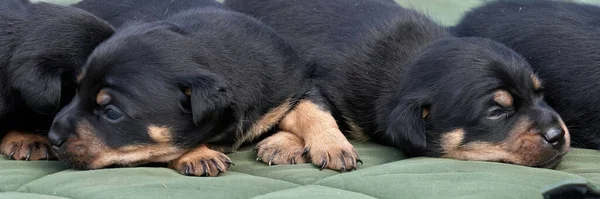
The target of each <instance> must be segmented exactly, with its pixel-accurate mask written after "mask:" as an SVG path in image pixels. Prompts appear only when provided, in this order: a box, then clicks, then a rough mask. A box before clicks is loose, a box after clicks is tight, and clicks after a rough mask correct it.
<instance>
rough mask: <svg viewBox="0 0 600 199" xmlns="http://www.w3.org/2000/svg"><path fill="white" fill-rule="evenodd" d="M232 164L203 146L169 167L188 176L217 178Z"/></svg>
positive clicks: (186, 154) (217, 152)
mask: <svg viewBox="0 0 600 199" xmlns="http://www.w3.org/2000/svg"><path fill="white" fill-rule="evenodd" d="M232 164H233V163H231V159H229V157H227V155H225V154H223V153H221V152H219V151H215V150H212V149H210V148H208V146H206V145H204V144H203V145H200V146H199V147H196V148H194V149H192V150H190V151H188V152H187V153H185V154H183V155H182V156H181V157H179V158H178V159H176V160H174V161H172V162H171V163H170V164H169V167H171V168H172V169H174V170H177V171H179V173H181V174H184V175H189V176H217V175H219V174H221V173H223V172H225V171H227V169H228V168H229V166H231V165H232Z"/></svg>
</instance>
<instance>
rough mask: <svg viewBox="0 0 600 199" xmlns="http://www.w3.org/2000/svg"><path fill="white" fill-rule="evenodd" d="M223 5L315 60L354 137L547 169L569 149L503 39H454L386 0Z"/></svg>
mask: <svg viewBox="0 0 600 199" xmlns="http://www.w3.org/2000/svg"><path fill="white" fill-rule="evenodd" d="M225 6H226V7H229V8H232V9H234V10H237V11H240V12H243V13H247V14H249V15H252V16H255V17H256V18H259V19H261V21H263V22H265V23H267V24H268V25H271V26H272V27H273V28H274V29H275V30H277V31H278V32H279V33H280V34H281V35H282V36H283V37H284V38H285V39H286V40H287V41H288V42H290V43H291V44H292V46H293V47H294V48H295V50H297V51H298V52H299V53H300V55H301V56H303V57H304V58H306V59H307V60H308V61H309V62H310V63H311V64H312V65H313V66H315V68H314V69H313V72H312V74H313V76H312V77H313V78H314V79H315V81H316V84H317V87H318V88H319V89H320V90H321V92H322V93H323V95H324V96H325V99H326V100H327V101H328V102H330V103H331V104H332V107H333V110H332V113H333V114H334V117H335V118H336V119H337V121H339V122H340V126H342V129H343V130H344V131H347V132H348V135H349V136H351V137H354V138H359V139H363V140H364V139H367V138H368V139H373V140H375V141H377V142H379V143H384V144H388V145H392V146H395V147H398V148H401V149H403V150H405V151H406V152H407V153H408V154H409V155H411V156H421V155H425V156H433V157H447V158H455V159H460V160H479V161H497V162H506V163H512V164H519V165H526V166H535V167H549V168H550V167H554V166H555V165H557V164H558V163H559V162H560V160H561V157H562V156H563V155H565V154H566V153H567V151H568V149H569V133H568V131H567V129H566V128H565V126H564V124H563V122H562V121H561V118H560V117H559V115H558V114H557V113H556V112H555V111H554V110H553V109H552V108H550V107H549V106H548V105H546V103H545V102H544V100H543V95H542V93H541V92H540V89H541V84H540V80H539V79H538V78H537V75H536V74H534V73H533V71H532V70H531V68H530V67H529V65H528V64H527V62H526V61H525V60H524V59H523V58H522V57H521V56H519V55H518V54H517V53H515V52H514V51H512V50H510V49H509V48H507V47H505V46H504V45H502V44H499V43H496V42H493V41H491V40H487V39H482V38H455V37H452V36H451V35H450V34H449V33H448V32H446V30H445V28H444V27H441V26H439V25H437V24H435V23H434V22H432V21H431V20H430V19H428V18H427V17H426V16H423V15H422V14H419V13H417V12H414V11H411V10H407V9H404V8H402V7H400V6H399V5H397V4H396V3H393V2H390V1H386V0H314V1H305V0H288V1H280V0H227V1H226V2H225ZM277 141H278V140H271V139H269V138H267V139H265V140H264V141H262V142H263V143H259V148H258V153H259V156H264V157H263V158H262V159H263V160H264V159H267V158H265V157H269V156H279V155H280V154H282V152H281V151H283V150H285V149H281V150H280V151H279V154H273V153H265V152H264V151H262V147H263V146H269V145H272V144H273V143H274V142H277ZM295 141H296V140H292V139H289V140H288V141H287V142H289V143H288V145H292V144H293V142H295ZM297 141H301V139H297ZM277 163H279V164H283V163H289V162H277Z"/></svg>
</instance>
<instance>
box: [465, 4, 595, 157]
mask: <svg viewBox="0 0 600 199" xmlns="http://www.w3.org/2000/svg"><path fill="white" fill-rule="evenodd" d="M599 19H600V7H598V6H595V5H586V4H577V3H566V2H557V1H527V2H508V1H499V2H493V3H489V4H486V5H484V6H482V7H479V8H476V9H474V10H473V11H471V12H469V13H467V14H466V15H465V17H464V19H463V20H462V21H461V22H460V23H459V24H458V25H457V26H456V27H454V28H453V30H454V31H455V32H456V34H457V35H458V36H466V37H471V36H477V37H487V38H490V39H493V40H496V41H498V42H501V43H504V44H506V45H507V46H509V47H511V48H512V49H514V50H515V51H517V52H518V53H520V54H521V55H523V57H525V58H526V59H527V61H528V62H529V63H530V64H531V66H532V67H533V68H534V70H535V71H536V72H537V73H538V74H539V77H540V78H541V80H542V81H541V84H542V85H543V87H544V89H543V90H544V93H545V96H546V99H547V101H548V103H549V104H550V105H551V106H552V107H553V108H554V109H556V110H557V111H558V113H559V114H560V115H561V116H562V117H563V118H564V119H565V123H566V124H567V126H568V127H569V130H570V131H571V133H572V139H573V145H574V146H577V147H586V148H593V149H600V115H599V114H598V113H599V112H600V98H598V95H600V88H599V87H598V84H599V82H600V81H598V77H599V74H600V68H599V67H598V65H600V57H599V56H598V55H600V49H599V48H598V46H600V37H599V36H598V32H600V23H598V22H600V20H599Z"/></svg>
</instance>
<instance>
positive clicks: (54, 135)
mask: <svg viewBox="0 0 600 199" xmlns="http://www.w3.org/2000/svg"><path fill="white" fill-rule="evenodd" d="M71 127H72V125H71V123H70V121H69V120H68V117H61V118H55V120H54V122H53V123H52V127H51V128H50V132H49V133H48V139H50V144H52V146H53V147H61V146H62V145H63V144H64V143H65V141H66V140H67V138H69V135H70V134H71V133H70V132H71V130H72V128H71Z"/></svg>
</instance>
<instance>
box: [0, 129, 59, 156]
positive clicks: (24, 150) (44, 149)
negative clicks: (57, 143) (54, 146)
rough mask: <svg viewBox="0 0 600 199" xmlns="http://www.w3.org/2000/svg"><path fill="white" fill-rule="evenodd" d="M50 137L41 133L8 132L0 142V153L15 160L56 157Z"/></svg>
mask: <svg viewBox="0 0 600 199" xmlns="http://www.w3.org/2000/svg"><path fill="white" fill-rule="evenodd" d="M49 144H50V142H49V141H48V138H47V137H46V136H43V135H39V134H31V133H23V132H17V131H11V132H8V133H7V134H6V135H5V136H4V138H3V139H2V142H1V143H0V153H2V154H4V155H8V157H9V158H10V159H14V160H25V161H28V160H48V159H55V158H56V157H55V155H54V153H52V151H50V147H49V146H50V145H49Z"/></svg>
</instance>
